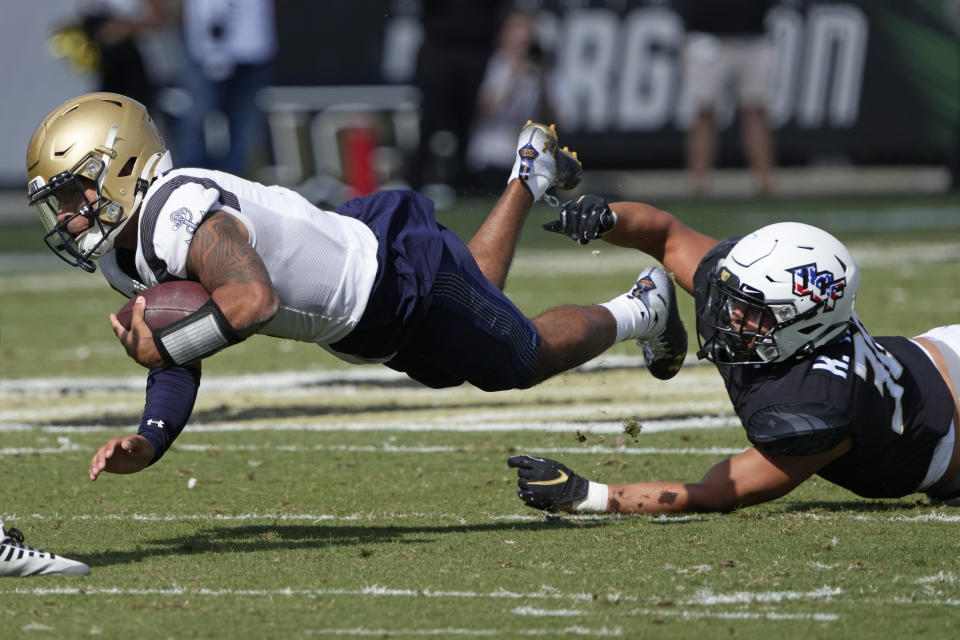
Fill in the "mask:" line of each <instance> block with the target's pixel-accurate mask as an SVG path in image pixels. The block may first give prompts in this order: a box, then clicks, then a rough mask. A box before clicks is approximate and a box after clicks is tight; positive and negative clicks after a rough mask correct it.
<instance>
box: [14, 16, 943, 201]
mask: <svg viewBox="0 0 960 640" xmlns="http://www.w3.org/2000/svg"><path fill="white" fill-rule="evenodd" d="M156 2H157V3H158V4H159V5H160V6H161V7H163V8H164V9H165V10H166V13H167V17H168V20H167V21H166V23H165V24H162V25H160V26H159V28H156V29H153V30H151V31H150V32H149V33H146V34H143V35H142V36H141V37H140V38H139V41H138V44H139V46H140V49H141V51H142V53H143V56H144V59H145V62H146V66H147V69H148V71H149V76H150V80H151V82H152V83H153V84H154V85H155V86H156V87H157V88H158V89H159V93H158V97H157V104H158V106H159V108H158V110H157V115H158V116H159V118H158V119H159V120H160V121H161V123H162V124H163V125H164V126H165V127H169V126H171V125H172V124H173V123H175V122H176V119H177V117H178V113H182V112H183V110H185V109H189V100H190V96H189V94H188V93H186V92H185V91H184V90H183V89H182V87H181V86H180V84H179V78H178V69H179V62H178V61H179V60H180V59H181V58H182V56H183V52H182V51H183V48H182V43H181V36H180V29H179V24H178V21H177V19H176V15H177V7H178V6H179V5H180V2H179V1H177V0H175V1H172V2H171V1H169V0H156ZM83 4H84V2H83V1H82V0H80V1H78V0H45V1H44V2H41V3H38V2H29V1H27V0H13V1H12V2H7V3H4V14H5V15H4V20H3V23H2V25H0V31H2V33H3V38H0V51H2V53H3V59H4V60H6V61H7V64H4V65H2V67H0V82H2V86H4V87H5V89H6V90H5V92H4V93H5V95H4V98H3V105H4V107H3V114H4V117H3V118H2V119H0V188H3V189H4V191H5V194H6V195H7V197H8V198H9V197H10V192H11V191H12V192H13V199H5V200H4V203H3V204H4V206H3V212H4V216H5V217H6V216H7V215H10V214H11V213H13V212H22V213H26V207H25V206H23V205H22V200H19V202H21V204H20V205H17V204H16V202H17V199H18V198H20V195H19V194H20V193H22V189H23V183H24V167H23V159H22V158H23V150H24V148H25V145H26V142H27V140H28V138H29V135H30V133H31V131H32V130H33V128H34V127H35V125H36V124H37V121H38V120H39V118H40V117H42V114H45V113H47V112H48V111H49V110H50V109H51V108H52V106H53V105H56V104H58V103H59V102H60V101H62V100H63V99H66V98H68V97H70V96H72V95H76V94H78V93H81V92H84V91H88V90H94V89H95V88H96V87H97V78H96V75H95V74H92V73H83V72H80V71H78V70H77V69H76V68H75V67H74V66H72V65H71V54H74V55H73V61H74V62H75V61H76V55H75V54H76V51H70V50H69V49H70V47H69V46H67V47H64V45H63V43H62V42H61V43H60V45H59V48H60V51H59V56H60V57H58V56H57V55H54V53H55V52H54V50H55V49H56V48H57V43H56V42H55V41H54V40H52V36H53V35H54V34H55V33H57V32H58V31H62V30H63V28H64V27H65V26H69V25H72V24H75V23H76V22H77V15H78V14H77V11H78V9H77V7H78V6H82V5H83ZM86 4H87V5H89V4H91V3H90V2H86ZM93 4H96V3H93ZM107 4H110V3H107ZM119 4H121V5H123V4H131V3H130V2H120V3H119ZM132 4H136V3H135V2H133V3H132ZM674 4H675V3H673V2H671V1H670V0H647V1H644V0H576V1H573V0H539V1H537V0H527V1H523V0H519V1H517V2H491V1H489V0H473V1H470V2H459V1H457V0H450V1H447V2H443V1H430V0H352V1H351V2H349V3H347V2H313V1H310V0H276V2H275V7H276V19H277V34H278V43H279V47H278V51H277V55H276V58H275V66H274V73H273V79H272V82H271V86H269V87H267V88H266V89H264V90H262V91H260V92H259V93H258V94H257V95H256V96H250V97H249V99H250V100H255V101H256V104H257V105H258V107H259V108H260V110H261V112H262V113H263V114H264V115H265V116H266V123H267V125H268V127H267V135H266V136H264V138H263V139H262V141H261V142H262V144H260V145H259V146H258V148H257V149H256V153H255V154H254V155H253V156H252V157H251V159H250V164H249V171H248V173H249V175H250V177H252V178H255V179H259V180H261V181H265V182H271V183H280V184H286V185H289V186H292V187H294V188H297V189H299V190H301V191H302V192H304V193H305V194H307V195H308V196H309V197H312V198H313V199H314V200H317V201H325V202H329V203H332V204H337V201H338V200H342V199H345V198H346V197H349V195H351V194H352V193H355V192H357V190H358V189H359V190H360V191H363V190H365V189H369V188H377V187H379V186H384V185H388V186H403V185H409V184H411V182H414V183H416V182H418V179H419V176H418V177H416V178H414V179H413V180H411V179H410V175H411V165H415V164H416V162H417V157H418V149H420V148H421V147H422V145H423V144H430V145H431V149H432V150H433V151H437V152H438V153H439V154H440V157H441V160H442V158H443V155H444V154H450V153H452V151H451V149H453V148H456V146H457V145H464V144H466V141H464V140H456V139H455V138H454V139H451V138H450V137H449V136H446V137H444V136H441V137H439V138H437V137H434V138H433V139H431V140H427V141H425V142H424V143H421V138H420V126H421V115H422V114H423V113H424V106H425V105H428V106H429V105H433V106H437V105H435V104H433V102H431V101H436V100H438V99H439V98H438V97H437V96H434V95H429V94H426V93H424V92H422V91H421V90H420V87H419V86H418V82H417V77H416V69H417V54H418V51H419V48H420V45H421V43H422V42H423V41H424V35H425V28H429V29H433V30H436V31H439V32H440V33H441V35H442V34H446V40H445V42H443V44H442V47H446V49H444V48H441V51H444V53H443V56H444V57H454V56H456V55H461V53H462V55H464V56H470V55H473V56H474V57H476V56H484V55H486V53H488V48H487V49H485V48H484V46H483V45H482V44H481V46H477V47H475V50H470V47H471V46H473V45H471V44H470V43H468V42H467V41H468V40H472V41H478V42H481V43H487V44H488V43H490V42H492V40H493V31H494V29H495V27H496V18H497V17H498V16H499V12H500V11H501V10H502V9H503V7H505V6H517V7H520V8H524V9H530V10H533V11H535V12H536V28H537V41H538V45H539V47H540V49H542V51H543V52H544V53H545V54H546V59H547V60H549V61H550V64H551V68H552V70H553V75H552V83H553V85H552V86H553V94H554V95H555V97H556V101H555V102H556V110H557V118H556V120H557V124H558V127H559V129H560V133H561V142H562V143H563V144H568V145H569V146H570V147H571V148H574V149H577V150H578V151H579V152H580V155H581V158H583V160H584V163H585V166H586V168H587V177H586V179H585V181H584V184H583V190H584V191H594V192H599V193H603V194H605V195H608V196H620V197H625V198H641V199H645V200H650V199H655V198H662V197H668V198H676V197H684V196H685V195H686V188H687V187H686V182H685V180H684V178H683V172H682V167H683V135H684V132H685V130H686V128H687V125H688V124H689V121H690V117H691V114H690V109H689V105H688V103H687V102H686V101H685V96H684V95H682V92H681V91H680V87H681V84H680V64H679V48H680V45H681V42H682V39H683V36H684V27H683V22H682V20H681V18H680V16H679V14H678V12H677V10H675V8H674V6H673V5H674ZM478 16H486V19H480V18H478ZM956 17H957V3H956V2H955V0H911V1H910V2H902V1H898V0H839V1H834V0H816V1H815V0H792V1H791V0H785V1H782V2H778V3H775V5H774V7H773V8H772V9H771V10H770V12H769V13H768V15H767V21H766V22H767V27H768V30H769V32H770V33H771V35H772V38H773V41H774V44H775V47H776V70H777V72H776V78H775V87H774V94H773V100H772V104H771V109H770V123H771V126H772V128H773V131H774V134H775V139H776V150H777V163H778V165H779V166H778V171H777V191H776V194H775V195H776V196H778V197H781V198H790V197H798V196H800V197H810V196H821V195H828V196H836V195H846V194H860V195H862V194H889V193H898V194H904V193H911V194H944V193H947V192H949V191H951V190H952V188H953V186H954V184H955V182H956V180H955V177H954V173H955V172H953V171H951V169H952V168H954V165H955V164H956V153H957V132H956V129H957V113H958V106H960V98H958V96H960V53H958V51H960V50H958V34H957V24H956ZM464 34H468V35H464ZM441 39H442V38H441ZM434 55H435V54H434ZM474 62H475V63H476V64H481V65H482V63H483V61H482V60H480V61H474ZM466 75H467V74H464V77H466ZM207 125H208V127H207V131H208V133H209V134H210V136H209V137H208V139H207V144H208V145H213V146H216V145H217V144H220V145H222V144H225V142H224V140H228V139H229V135H230V134H229V132H228V131H225V130H224V128H223V122H222V120H219V121H218V120H217V119H216V118H215V117H214V118H211V119H210V120H209V122H208V123H207ZM720 125H721V128H722V141H721V149H720V157H719V166H720V171H719V172H718V174H717V177H716V180H715V182H714V185H713V189H712V192H711V195H713V196H719V197H731V196H732V197H749V196H750V195H751V193H752V192H751V181H750V178H749V173H748V172H747V171H746V169H744V168H743V167H744V164H745V162H744V159H743V157H742V154H741V150H740V144H739V133H738V128H737V126H736V119H735V112H734V110H733V109H732V108H731V109H729V110H728V111H727V112H725V113H724V114H722V116H721V118H720ZM167 138H168V140H172V137H171V136H169V135H168V136H167ZM175 151H176V149H175ZM175 157H176V156H175ZM441 177H442V176H441ZM440 182H443V181H442V180H441V181H440ZM469 184H471V181H470V177H469V176H467V177H466V179H465V180H463V181H462V182H454V184H453V185H452V186H453V189H452V190H449V189H448V190H440V191H434V192H433V193H431V195H434V196H436V197H438V199H439V200H440V204H441V205H443V204H446V203H447V202H449V199H450V198H452V197H454V196H456V195H458V194H460V193H462V192H463V191H464V190H465V189H466V187H467V185H469ZM413 186H423V185H416V184H414V185H413ZM428 186H429V185H428ZM434 186H436V185H434ZM494 190H495V189H494V187H493V186H491V187H490V191H491V192H492V191H494Z"/></svg>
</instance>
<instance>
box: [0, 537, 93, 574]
mask: <svg viewBox="0 0 960 640" xmlns="http://www.w3.org/2000/svg"><path fill="white" fill-rule="evenodd" d="M0 533H2V535H0V576H48V575H87V574H88V573H90V567H88V566H87V565H85V564H83V563H82V562H77V561H76V560H70V559H69V558H64V557H63V556H58V555H56V554H54V553H50V552H48V551H42V550H40V549H34V548H33V547H28V546H27V545H25V544H23V534H22V533H20V531H19V530H17V529H12V528H11V529H0Z"/></svg>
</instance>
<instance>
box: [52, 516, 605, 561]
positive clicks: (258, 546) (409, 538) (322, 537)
mask: <svg viewBox="0 0 960 640" xmlns="http://www.w3.org/2000/svg"><path fill="white" fill-rule="evenodd" d="M606 524H608V522H606V521H603V520H590V521H582V520H569V519H564V518H550V519H547V520H543V521H536V522H503V523H486V524H469V525H462V524H451V525H438V526H420V525H412V526H408V527H407V526H397V525H383V526H378V525H375V524H370V525H363V524H356V525H348V526H344V525H323V524H319V525H289V524H278V525H271V524H262V525H243V526H236V527H228V526H216V527H206V528H202V529H198V530H196V531H194V532H193V533H190V534H187V535H183V536H177V537H173V538H158V539H155V540H151V541H149V542H146V543H145V547H148V548H142V549H138V550H136V551H105V552H103V553H98V554H87V555H83V554H75V555H72V556H70V557H73V558H75V559H77V560H80V561H82V562H85V563H86V564H88V565H90V566H91V567H106V566H111V565H122V564H130V563H132V562H139V561H143V560H147V559H149V558H151V557H155V556H166V555H184V554H186V555H191V554H210V553H219V554H228V553H251V552H264V551H278V550H295V549H323V548H327V547H342V546H355V547H359V548H361V554H363V553H364V549H363V547H365V546H366V545H378V544H384V543H399V544H433V543H436V542H438V540H439V539H440V537H441V536H445V535H450V534H470V533H487V532H497V531H502V532H516V531H521V532H523V531H534V532H536V531H545V530H556V529H590V528H595V527H601V526H605V525H606Z"/></svg>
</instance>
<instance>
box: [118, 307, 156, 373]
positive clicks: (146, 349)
mask: <svg viewBox="0 0 960 640" xmlns="http://www.w3.org/2000/svg"><path fill="white" fill-rule="evenodd" d="M146 307H147V301H146V300H145V299H144V298H143V296H138V297H137V300H136V304H134V306H133V314H132V315H131V316H130V329H129V330H127V329H124V327H123V325H122V324H121V323H120V321H119V320H118V319H117V314H115V313H111V314H110V326H111V327H112V328H113V333H114V335H116V336H117V339H118V340H120V344H122V345H123V348H124V349H126V350H127V355H128V356H130V357H131V358H133V359H134V360H136V361H137V362H138V363H139V364H141V365H143V366H144V367H146V368H147V369H156V368H157V367H162V366H164V365H165V364H166V363H165V362H164V361H163V358H162V357H161V356H160V352H159V351H157V346H156V345H155V344H154V342H153V332H152V331H150V327H148V326H147V323H146V322H145V321H144V319H143V312H144V310H145V309H146Z"/></svg>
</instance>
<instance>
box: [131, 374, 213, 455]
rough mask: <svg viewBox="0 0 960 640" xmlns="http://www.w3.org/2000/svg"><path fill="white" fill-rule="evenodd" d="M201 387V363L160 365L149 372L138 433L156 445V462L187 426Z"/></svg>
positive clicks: (154, 451)
mask: <svg viewBox="0 0 960 640" xmlns="http://www.w3.org/2000/svg"><path fill="white" fill-rule="evenodd" d="M199 388H200V366H199V365H191V366H186V367H179V366H177V367H160V368H158V369H152V370H151V371H150V373H149V374H148V375H147V394H146V401H145V403H144V408H143V416H142V417H141V418H140V429H139V430H138V431H137V433H138V434H139V435H141V436H143V437H144V438H146V439H147V440H149V441H150V444H152V445H153V459H152V460H151V461H150V464H153V463H154V462H156V461H157V460H159V459H160V457H161V456H162V455H163V454H164V453H165V452H166V450H167V449H169V448H170V445H171V444H173V441H174V439H176V437H177V436H178V435H180V432H181V431H183V427H184V426H186V424H187V420H188V419H189V418H190V414H191V413H192V412H193V403H194V401H195V400H196V399H197V390H198V389H199Z"/></svg>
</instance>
